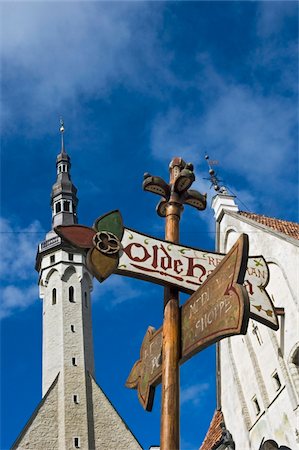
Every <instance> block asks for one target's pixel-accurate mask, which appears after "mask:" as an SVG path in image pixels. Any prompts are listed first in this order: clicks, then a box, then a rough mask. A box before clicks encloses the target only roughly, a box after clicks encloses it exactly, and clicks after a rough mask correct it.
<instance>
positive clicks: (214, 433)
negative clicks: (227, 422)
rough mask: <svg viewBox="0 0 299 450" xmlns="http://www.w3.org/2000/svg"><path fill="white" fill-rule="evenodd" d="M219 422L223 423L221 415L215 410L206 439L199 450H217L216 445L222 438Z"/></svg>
mask: <svg viewBox="0 0 299 450" xmlns="http://www.w3.org/2000/svg"><path fill="white" fill-rule="evenodd" d="M221 422H224V418H223V414H222V412H221V411H217V410H216V411H215V413H214V416H213V419H212V420H211V423H210V427H209V429H208V432H207V434H206V437H205V439H204V441H203V443H202V445H201V447H200V449H199V450H212V449H214V448H217V446H218V445H217V444H219V443H220V439H221V437H222V429H221V427H220V424H221Z"/></svg>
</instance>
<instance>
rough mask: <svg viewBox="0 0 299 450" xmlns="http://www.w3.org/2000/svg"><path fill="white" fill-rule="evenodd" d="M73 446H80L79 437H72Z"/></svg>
mask: <svg viewBox="0 0 299 450" xmlns="http://www.w3.org/2000/svg"><path fill="white" fill-rule="evenodd" d="M74 447H75V448H80V438H78V437H74Z"/></svg>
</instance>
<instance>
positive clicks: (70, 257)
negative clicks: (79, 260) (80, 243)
mask: <svg viewBox="0 0 299 450" xmlns="http://www.w3.org/2000/svg"><path fill="white" fill-rule="evenodd" d="M69 261H74V255H73V253H69Z"/></svg>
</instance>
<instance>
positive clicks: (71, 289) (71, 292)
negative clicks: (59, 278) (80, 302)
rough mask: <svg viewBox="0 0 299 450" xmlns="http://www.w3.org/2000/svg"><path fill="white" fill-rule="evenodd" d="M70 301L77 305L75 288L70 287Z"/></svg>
mask: <svg viewBox="0 0 299 450" xmlns="http://www.w3.org/2000/svg"><path fill="white" fill-rule="evenodd" d="M69 301H70V302H71V303H75V298H74V287H73V286H70V287H69Z"/></svg>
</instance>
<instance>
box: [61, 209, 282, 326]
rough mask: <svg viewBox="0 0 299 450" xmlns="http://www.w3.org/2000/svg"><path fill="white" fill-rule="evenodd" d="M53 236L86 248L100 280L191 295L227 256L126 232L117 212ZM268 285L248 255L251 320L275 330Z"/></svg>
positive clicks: (259, 259) (264, 271)
mask: <svg viewBox="0 0 299 450" xmlns="http://www.w3.org/2000/svg"><path fill="white" fill-rule="evenodd" d="M55 231H56V233H57V234H58V235H59V236H60V237H62V238H63V239H65V240H67V241H69V242H70V243H71V244H72V245H75V246H77V247H80V248H85V249H88V253H87V263H88V267H89V269H90V271H91V272H92V273H93V275H94V276H95V277H96V278H97V279H98V280H99V281H103V280H104V279H106V278H107V277H108V276H109V275H111V274H112V273H118V274H120V275H125V276H129V277H133V278H140V279H142V280H147V281H151V282H153V283H158V284H162V285H164V286H165V285H172V286H176V287H177V288H178V289H179V290H181V291H183V292H187V293H192V292H194V291H196V290H197V289H198V287H199V286H201V285H202V284H203V283H204V282H205V280H206V279H207V277H208V276H209V275H210V274H211V273H212V272H213V271H214V270H215V268H216V267H217V265H218V264H219V263H220V262H221V260H222V259H223V258H224V256H225V255H224V254H221V253H214V252H206V251H204V250H200V249H197V248H193V247H188V246H182V245H177V244H172V243H169V242H167V241H163V240H160V239H156V238H154V237H151V236H148V235H145V234H142V233H139V232H137V231H134V230H131V229H128V228H125V227H124V226H123V223H122V218H121V214H120V212H119V211H112V212H110V213H108V214H105V215H104V216H101V217H100V218H99V219H97V220H96V222H95V224H94V227H93V228H89V227H85V226H82V225H70V226H58V227H56V228H55ZM268 281H269V270H268V266H267V263H266V261H265V259H264V257H263V256H261V255H260V256H250V257H249V258H248V264H247V270H246V275H245V281H244V286H245V287H246V289H247V292H248V294H249V299H250V317H251V318H253V319H255V320H257V321H258V322H261V323H263V324H265V325H267V326H268V327H270V328H272V329H274V330H277V329H278V320H277V316H276V314H275V311H274V307H273V304H272V301H271V299H270V297H269V295H268V293H267V291H266V286H267V284H268Z"/></svg>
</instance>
